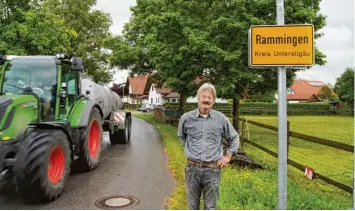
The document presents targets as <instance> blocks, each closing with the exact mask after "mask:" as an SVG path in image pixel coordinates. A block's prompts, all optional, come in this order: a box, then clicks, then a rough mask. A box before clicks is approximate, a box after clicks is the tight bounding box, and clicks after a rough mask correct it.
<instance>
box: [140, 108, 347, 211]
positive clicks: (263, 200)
mask: <svg viewBox="0 0 355 211" xmlns="http://www.w3.org/2000/svg"><path fill="white" fill-rule="evenodd" d="M134 116H137V117H139V118H142V119H144V120H146V121H148V122H150V123H152V124H153V125H154V126H155V127H156V128H157V130H158V131H159V132H160V134H161V136H162V139H163V142H164V146H165V150H166V153H167V155H168V157H169V164H168V166H169V170H170V172H171V173H172V174H173V176H174V178H175V180H176V182H177V187H176V189H175V191H174V193H173V194H172V195H171V197H170V198H169V199H168V200H167V204H166V209H177V210H180V209H187V206H186V195H185V184H184V166H185V163H186V159H185V157H184V154H183V149H182V146H181V144H180V142H179V140H178V137H177V134H176V129H177V128H176V127H174V126H172V125H169V124H164V123H161V122H158V121H156V120H155V119H154V118H153V115H152V114H134ZM255 132H257V131H255ZM259 133H260V137H261V139H263V140H268V141H266V142H269V141H270V142H272V140H270V139H272V138H265V135H263V134H261V131H259ZM253 137H254V138H255V137H257V136H254V135H253ZM245 150H246V151H247V152H248V154H250V155H251V156H252V157H253V158H254V159H256V160H258V161H260V162H262V163H263V164H264V167H265V170H258V171H256V170H251V169H248V168H236V167H232V166H229V167H227V168H224V169H223V170H222V183H221V192H220V200H219V201H218V209H224V210H230V209H234V210H236V209H277V160H276V159H275V158H273V157H271V156H269V155H268V154H266V153H264V152H262V151H260V150H257V149H256V148H254V147H251V146H248V145H245ZM275 163H276V166H275V165H274V164H275ZM351 202H352V197H351V195H350V194H348V193H345V192H344V191H342V190H339V189H338V188H336V187H332V186H329V185H327V184H325V183H323V182H321V181H318V180H314V181H309V180H306V179H305V178H304V177H303V174H302V173H301V172H300V171H298V170H295V169H293V168H291V167H289V174H288V205H287V208H288V209H312V210H313V209H332V210H333V209H349V208H351Z"/></svg>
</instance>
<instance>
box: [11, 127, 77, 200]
mask: <svg viewBox="0 0 355 211" xmlns="http://www.w3.org/2000/svg"><path fill="white" fill-rule="evenodd" d="M70 154H71V151H70V145H69V140H68V137H67V135H66V134H65V133H64V132H63V131H60V130H34V131H33V132H31V133H29V134H28V135H27V136H26V137H25V138H24V141H23V143H22V144H21V145H20V147H19V151H18V153H17V154H16V164H15V166H14V167H13V171H14V174H15V176H14V183H15V184H16V186H17V188H18V191H19V193H20V194H21V195H22V197H23V198H24V200H25V201H27V202H30V203H36V202H48V201H53V200H55V199H56V198H58V197H59V196H60V195H61V194H62V192H63V190H64V187H65V183H66V181H67V178H68V175H69V173H70V164H71V158H70Z"/></svg>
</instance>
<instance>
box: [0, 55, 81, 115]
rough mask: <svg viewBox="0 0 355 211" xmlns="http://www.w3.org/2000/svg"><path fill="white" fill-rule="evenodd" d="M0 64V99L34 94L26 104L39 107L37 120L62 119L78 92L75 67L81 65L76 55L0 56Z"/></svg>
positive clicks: (78, 67) (14, 98)
mask: <svg viewBox="0 0 355 211" xmlns="http://www.w3.org/2000/svg"><path fill="white" fill-rule="evenodd" d="M0 65H1V66H0V67H1V77H0V95H1V97H0V98H10V99H12V100H17V99H20V98H24V96H25V95H26V96H27V97H25V98H28V96H33V98H32V99H30V100H29V101H30V102H25V103H27V105H32V106H33V107H34V108H36V109H37V110H38V118H37V121H56V120H63V119H65V118H66V117H67V115H68V113H69V111H70V108H71V106H72V105H73V103H74V102H75V100H76V98H77V97H78V96H79V95H80V90H79V83H78V80H79V71H77V70H82V69H83V68H82V63H81V60H80V59H79V58H76V57H74V58H73V59H72V60H69V57H68V56H66V55H64V54H58V55H57V56H56V57H55V56H7V57H4V56H1V55H0ZM20 101H21V102H22V100H20ZM36 102H37V103H36ZM0 106H1V105H0ZM22 106H26V104H23V105H22Z"/></svg>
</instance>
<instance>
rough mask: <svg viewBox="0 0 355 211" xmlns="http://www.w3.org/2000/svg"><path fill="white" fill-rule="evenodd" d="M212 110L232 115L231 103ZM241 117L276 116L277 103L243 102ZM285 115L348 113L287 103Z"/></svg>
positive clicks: (324, 106)
mask: <svg viewBox="0 0 355 211" xmlns="http://www.w3.org/2000/svg"><path fill="white" fill-rule="evenodd" d="M164 106H165V107H166V108H170V109H177V108H178V107H179V104H178V103H165V104H164ZM196 108H197V103H186V110H185V112H187V111H191V110H193V109H196ZM213 109H215V110H217V111H220V112H222V113H224V114H225V115H227V116H231V115H232V104H231V103H215V104H214V106H213ZM239 111H240V114H241V115H277V113H278V104H277V103H264V102H245V103H241V104H240V110H239ZM287 114H288V115H290V116H292V115H336V114H340V115H348V114H349V113H348V112H337V111H333V110H332V109H331V106H330V104H328V103H323V102H322V103H289V104H287Z"/></svg>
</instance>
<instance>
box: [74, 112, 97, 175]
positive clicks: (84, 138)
mask: <svg viewBox="0 0 355 211" xmlns="http://www.w3.org/2000/svg"><path fill="white" fill-rule="evenodd" d="M101 121H102V120H101V114H100V112H99V111H98V110H97V109H93V110H92V111H91V114H90V119H89V123H88V126H87V128H86V130H85V131H83V133H82V135H81V136H80V155H79V158H78V160H76V161H75V165H73V170H75V171H91V170H94V169H96V168H97V166H98V165H99V160H100V156H101V142H102V124H101Z"/></svg>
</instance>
